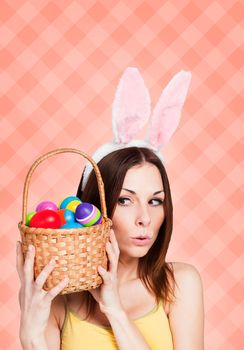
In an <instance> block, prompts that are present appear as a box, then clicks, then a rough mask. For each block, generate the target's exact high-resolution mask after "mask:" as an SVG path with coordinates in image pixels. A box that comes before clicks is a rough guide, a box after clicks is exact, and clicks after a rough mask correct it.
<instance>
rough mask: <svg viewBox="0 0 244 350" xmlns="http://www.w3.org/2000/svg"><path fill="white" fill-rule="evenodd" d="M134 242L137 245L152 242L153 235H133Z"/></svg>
mask: <svg viewBox="0 0 244 350" xmlns="http://www.w3.org/2000/svg"><path fill="white" fill-rule="evenodd" d="M131 240H132V242H133V243H134V244H135V245H137V246H145V245H148V244H149V243H150V240H151V237H149V236H137V237H131Z"/></svg>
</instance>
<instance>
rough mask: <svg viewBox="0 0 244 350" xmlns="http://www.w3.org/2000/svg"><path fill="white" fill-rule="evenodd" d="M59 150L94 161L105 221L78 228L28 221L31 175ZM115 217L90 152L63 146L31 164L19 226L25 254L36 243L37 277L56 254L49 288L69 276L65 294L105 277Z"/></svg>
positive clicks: (47, 287)
mask: <svg viewBox="0 0 244 350" xmlns="http://www.w3.org/2000/svg"><path fill="white" fill-rule="evenodd" d="M59 153H77V154H79V155H81V156H82V157H84V158H86V159H88V161H89V162H90V163H91V164H92V166H93V168H94V171H95V174H96V178H97V182H98V189H99V196H100V202H101V213H102V223H101V224H98V225H95V226H90V227H84V228H76V229H66V230H65V229H44V228H35V227H29V226H26V225H25V220H26V213H27V198H28V190H29V184H30V180H31V176H32V174H33V172H34V170H35V169H36V167H37V166H38V165H39V164H40V163H41V162H43V161H44V160H46V159H48V158H50V157H52V156H54V155H56V154H59ZM111 226H112V221H111V220H110V219H109V218H108V217H107V209H106V203H105V194H104V185H103V181H102V177H101V174H100V171H99V169H98V166H97V164H96V163H95V162H94V160H93V159H92V158H90V157H89V156H88V155H87V154H85V153H83V152H81V151H79V150H76V149H71V148H61V149H57V150H54V151H51V152H49V153H47V154H44V155H43V156H41V157H40V158H38V159H37V160H36V161H35V162H34V164H33V165H32V166H31V168H30V170H29V172H28V174H27V177H26V180H25V184H24V191H23V205H22V221H21V222H20V223H19V225H18V227H19V230H20V234H21V240H22V247H23V254H24V257H25V255H26V252H27V248H28V245H29V244H33V245H34V246H35V250H36V255H35V263H34V277H35V278H36V277H37V276H38V275H39V273H40V272H41V271H42V269H43V268H44V266H45V265H46V264H47V263H48V262H49V261H50V260H51V258H53V257H54V258H55V260H56V266H55V268H54V270H53V271H52V272H51V274H50V275H49V277H48V279H47V281H46V283H45V285H44V289H45V290H50V289H51V288H53V287H54V286H56V285H57V284H58V283H59V282H60V281H61V280H62V279H63V278H64V277H66V276H68V277H69V284H68V285H67V286H66V288H65V289H63V291H62V292H61V294H67V293H73V292H79V291H82V290H89V289H93V288H97V287H98V286H99V285H100V284H101V283H102V279H101V277H100V275H99V274H98V271H97V268H98V266H99V265H101V266H103V267H104V268H107V255H106V250H105V244H106V242H107V241H108V239H109V234H110V228H111Z"/></svg>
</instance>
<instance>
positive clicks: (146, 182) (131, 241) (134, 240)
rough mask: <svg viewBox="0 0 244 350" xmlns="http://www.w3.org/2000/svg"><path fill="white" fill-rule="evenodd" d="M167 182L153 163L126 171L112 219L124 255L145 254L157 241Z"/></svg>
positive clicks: (138, 255) (139, 255) (121, 252)
mask: <svg viewBox="0 0 244 350" xmlns="http://www.w3.org/2000/svg"><path fill="white" fill-rule="evenodd" d="M163 201H164V191H163V182H162V179H161V175H160V172H159V170H158V168H157V167H156V166H155V165H153V164H151V163H144V164H143V165H138V166H134V167H132V168H131V169H129V170H128V172H127V173H126V176H125V179H124V183H123V186H122V190H121V192H120V196H119V198H118V203H117V205H116V208H115V211H114V215H113V218H112V221H113V229H114V232H115V235H116V238H117V241H118V244H119V248H120V254H121V255H127V256H130V257H138V258H139V257H142V256H144V255H145V254H146V253H147V252H148V250H149V249H150V248H151V246H152V245H153V243H154V242H155V240H156V238H157V235H158V231H159V229H160V226H161V225H162V223H163V220H164V218H165V212H164V206H163Z"/></svg>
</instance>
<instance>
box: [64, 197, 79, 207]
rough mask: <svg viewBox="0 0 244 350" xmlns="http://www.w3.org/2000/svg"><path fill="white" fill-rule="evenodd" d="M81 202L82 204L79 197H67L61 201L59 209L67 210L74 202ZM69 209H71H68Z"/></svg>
mask: <svg viewBox="0 0 244 350" xmlns="http://www.w3.org/2000/svg"><path fill="white" fill-rule="evenodd" d="M75 200H76V201H79V202H80V203H81V200H80V198H78V197H75V196H69V197H66V198H64V199H62V200H61V202H60V204H59V208H60V209H64V208H67V205H68V204H69V203H70V202H72V201H75ZM68 209H69V208H68Z"/></svg>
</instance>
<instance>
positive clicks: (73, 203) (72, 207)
mask: <svg viewBox="0 0 244 350" xmlns="http://www.w3.org/2000/svg"><path fill="white" fill-rule="evenodd" d="M80 204H81V201H80V200H76V199H75V200H73V201H71V202H69V204H67V206H66V209H69V210H71V211H72V212H73V213H75V211H76V208H77V207H78V205H80Z"/></svg>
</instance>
